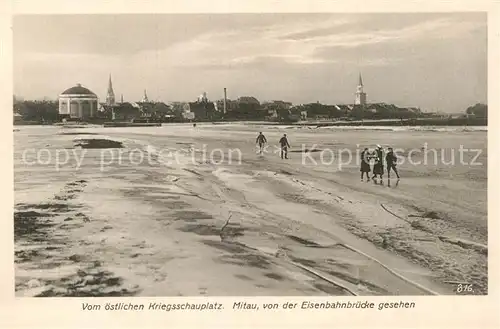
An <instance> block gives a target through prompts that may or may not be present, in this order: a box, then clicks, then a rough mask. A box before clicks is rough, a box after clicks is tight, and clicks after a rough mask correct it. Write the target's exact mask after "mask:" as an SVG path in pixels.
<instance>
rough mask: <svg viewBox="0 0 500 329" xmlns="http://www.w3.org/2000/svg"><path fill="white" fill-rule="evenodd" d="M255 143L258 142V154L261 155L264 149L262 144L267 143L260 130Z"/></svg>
mask: <svg viewBox="0 0 500 329" xmlns="http://www.w3.org/2000/svg"><path fill="white" fill-rule="evenodd" d="M255 143H257V144H259V154H261V155H262V152H263V151H264V145H265V144H266V143H267V139H266V136H264V134H262V132H260V133H259V135H258V136H257V139H256V141H255Z"/></svg>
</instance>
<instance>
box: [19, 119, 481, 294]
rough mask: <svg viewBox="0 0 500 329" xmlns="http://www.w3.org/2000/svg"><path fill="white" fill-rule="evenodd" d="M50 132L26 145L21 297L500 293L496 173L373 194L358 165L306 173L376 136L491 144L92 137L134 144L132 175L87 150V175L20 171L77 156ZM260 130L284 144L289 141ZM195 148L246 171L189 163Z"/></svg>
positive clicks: (412, 182)
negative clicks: (64, 153) (491, 282)
mask: <svg viewBox="0 0 500 329" xmlns="http://www.w3.org/2000/svg"><path fill="white" fill-rule="evenodd" d="M260 129H261V128H260V127H259V130H258V131H260ZM49 130H50V129H45V130H44V129H41V128H40V129H39V130H37V128H33V129H31V131H25V130H22V131H20V132H19V133H17V134H15V150H16V152H17V153H16V154H15V156H14V159H15V161H16V162H15V189H16V190H15V198H16V205H15V216H14V221H15V253H16V255H15V256H16V257H15V261H16V295H18V296H131V295H134V296H199V295H207V296H229V295H233V296H235V295H254V296H264V295H281V296H285V295H294V296H299V295H441V294H443V295H447V294H448V295H453V294H456V282H467V283H470V284H472V285H473V286H474V292H470V293H473V294H486V293H487V292H488V277H487V272H488V271H487V269H488V261H487V260H488V259H487V254H488V251H487V239H488V227H487V212H486V200H487V198H486V185H487V170H486V166H485V165H479V166H459V165H456V166H448V165H441V164H440V163H439V162H438V163H437V164H429V165H426V166H412V165H409V164H406V165H404V164H403V165H401V166H400V168H399V170H400V173H401V175H402V179H401V180H400V181H397V180H394V179H392V180H387V178H384V180H383V181H375V182H374V181H369V182H360V180H359V167H358V166H357V165H356V164H344V165H343V166H342V167H339V166H338V163H337V162H329V163H327V164H324V163H321V162H320V161H318V163H317V164H313V163H311V161H310V160H309V158H307V159H308V161H307V162H304V161H303V158H304V157H306V156H307V157H309V156H310V157H312V158H313V159H316V160H319V158H320V157H321V153H322V152H321V151H317V150H324V149H328V148H334V149H336V148H350V149H352V151H353V152H355V147H356V145H357V144H359V145H361V146H364V145H366V144H368V142H367V141H373V140H374V137H376V143H377V144H379V143H380V144H383V145H390V146H393V147H395V148H397V147H401V148H405V149H407V148H410V147H411V148H415V147H419V146H420V145H421V144H423V143H428V145H430V146H432V147H434V148H436V149H440V148H443V149H446V150H448V151H449V150H451V149H453V148H457V149H458V147H459V145H464V147H466V148H469V149H473V148H482V147H484V148H485V145H486V133H485V132H467V133H463V134H459V133H449V132H444V133H440V132H430V133H427V134H426V133H422V132H411V131H410V132H404V131H403V132H386V131H377V132H376V133H375V132H373V131H366V132H363V131H356V132H349V131H343V132H335V133H332V132H331V131H319V129H317V130H309V129H307V130H304V131H300V132H299V131H294V132H291V133H288V134H287V135H288V137H289V139H290V142H291V144H292V146H293V147H294V148H293V150H300V151H298V152H290V159H289V160H282V159H280V158H279V155H278V154H274V153H268V154H265V155H264V156H258V155H256V149H255V145H254V142H255V136H256V134H257V133H258V131H257V132H256V131H255V127H251V126H248V125H234V124H233V125H200V126H198V127H196V128H193V127H191V126H187V125H178V126H174V125H172V126H168V127H164V129H157V130H154V131H153V130H150V129H147V128H145V129H137V128H120V129H115V128H112V129H111V128H109V129H107V128H90V129H87V128H86V129H85V131H88V133H91V134H96V135H95V136H92V138H95V139H96V140H98V139H106V140H114V141H122V142H121V143H122V145H121V148H122V149H121V150H120V151H123V157H122V160H123V162H122V163H110V164H109V165H107V167H106V168H104V169H103V168H101V167H99V162H98V161H97V160H99V158H98V156H99V154H98V153H99V152H91V151H89V152H88V153H87V154H86V156H85V157H84V158H83V160H82V164H81V166H79V169H78V172H77V173H75V172H74V170H75V169H74V168H73V167H71V166H70V164H68V167H67V168H66V167H63V168H62V169H61V170H58V171H56V170H55V169H54V168H52V169H51V168H50V167H48V166H44V165H41V164H37V165H32V166H27V165H25V164H23V163H22V161H21V160H22V156H21V154H22V151H23V149H26V148H33V147H40V148H43V147H44V145H45V144H46V143H50V144H51V145H53V147H59V146H61V147H63V146H64V147H66V146H67V145H71V144H72V142H73V138H74V137H75V136H72V135H59V134H54V131H56V130H54V131H49ZM262 131H263V132H264V134H265V135H266V137H267V139H268V141H269V142H270V143H271V145H273V144H275V143H277V141H278V140H279V138H280V137H281V135H282V132H280V131H279V130H277V129H274V127H268V128H262ZM75 132H78V131H75ZM40 136H42V138H41V137H40ZM105 136H109V137H105ZM92 138H89V140H91V139H92ZM302 144H304V145H305V146H304V147H302V146H301V145H302ZM185 145H189V146H190V148H193V149H196V150H202V149H203V148H206V149H207V150H208V152H209V151H210V150H211V149H216V148H218V149H220V148H221V147H223V148H227V149H239V150H240V151H241V154H242V157H241V159H239V160H240V161H235V160H234V159H233V160H232V161H230V160H229V159H228V157H224V156H220V155H219V156H218V157H217V159H216V160H217V161H210V159H208V158H206V154H205V153H203V152H195V153H194V157H195V159H192V157H193V153H191V152H189V151H188V150H184V149H185V148H186V147H185ZM99 146H102V145H99ZM105 146H109V145H105ZM366 146H367V147H369V146H371V145H366ZM138 150H142V152H144V154H143V156H142V159H143V160H142V161H140V159H141V157H140V154H139V152H138ZM163 150H178V152H177V153H176V157H177V158H176V159H172V158H170V157H169V156H168V154H169V153H168V152H163ZM183 150H184V151H183ZM302 150H304V151H302ZM305 150H307V151H305ZM132 151H134V152H132ZM146 155H151V157H150V158H151V159H152V160H149V161H145V160H144V159H148V158H149V157H147V156H146ZM438 155H439V153H438ZM134 156H135V157H136V158H134ZM471 156H473V155H471ZM137 157H138V158H137ZM204 157H205V158H204ZM128 159H131V160H134V161H129V160H128ZM173 160H175V161H173ZM477 160H478V161H480V162H481V163H484V164H486V163H487V150H486V149H485V150H484V152H483V153H482V154H481V155H480V156H479V158H478V159H477ZM75 174H76V177H77V178H75ZM138 232H140V233H138ZM200 268H202V269H203V271H200ZM462 294H463V293H462Z"/></svg>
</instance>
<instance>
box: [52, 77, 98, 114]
mask: <svg viewBox="0 0 500 329" xmlns="http://www.w3.org/2000/svg"><path fill="white" fill-rule="evenodd" d="M97 108H98V97H97V95H96V94H94V93H93V92H92V91H90V90H89V89H87V88H85V87H83V86H82V85H81V84H77V85H76V86H74V87H71V88H69V89H66V90H65V91H64V92H63V93H62V94H60V95H59V115H60V116H62V117H68V118H73V119H87V118H93V117H95V116H96V112H97Z"/></svg>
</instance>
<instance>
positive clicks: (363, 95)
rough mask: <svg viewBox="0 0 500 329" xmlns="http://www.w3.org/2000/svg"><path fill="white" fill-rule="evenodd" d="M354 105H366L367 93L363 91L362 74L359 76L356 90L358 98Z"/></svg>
mask: <svg viewBox="0 0 500 329" xmlns="http://www.w3.org/2000/svg"><path fill="white" fill-rule="evenodd" d="M354 104H355V105H366V93H365V92H364V91H363V79H362V78H361V73H360V74H359V81H358V87H357V90H356V98H355V100H354Z"/></svg>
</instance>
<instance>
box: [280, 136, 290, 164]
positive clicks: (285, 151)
mask: <svg viewBox="0 0 500 329" xmlns="http://www.w3.org/2000/svg"><path fill="white" fill-rule="evenodd" d="M280 146H281V158H282V159H283V156H284V157H285V159H288V148H289V147H290V143H288V139H287V138H286V134H283V137H281V139H280Z"/></svg>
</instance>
